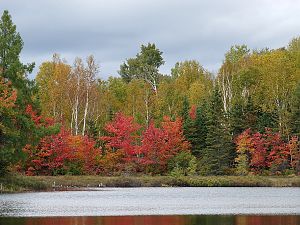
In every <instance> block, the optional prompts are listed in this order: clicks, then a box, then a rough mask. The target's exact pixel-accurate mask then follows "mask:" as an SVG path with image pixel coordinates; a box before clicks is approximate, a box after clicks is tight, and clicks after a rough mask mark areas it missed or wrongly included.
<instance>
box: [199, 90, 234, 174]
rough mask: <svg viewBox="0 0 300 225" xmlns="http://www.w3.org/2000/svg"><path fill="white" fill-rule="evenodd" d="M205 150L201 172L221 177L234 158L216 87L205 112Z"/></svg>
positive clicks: (219, 95)
mask: <svg viewBox="0 0 300 225" xmlns="http://www.w3.org/2000/svg"><path fill="white" fill-rule="evenodd" d="M205 142H206V148H205V149H204V155H203V157H202V163H201V164H202V167H203V168H202V172H204V173H205V174H208V175H221V174H224V173H226V171H227V170H228V169H229V168H230V166H231V164H232V162H233V158H234V146H233V143H232V137H231V134H230V132H229V128H228V122H227V118H226V117H225V114H224V111H223V104H222V99H221V94H220V91H219V89H218V87H217V86H216V87H215V89H214V91H213V94H212V97H211V100H210V102H209V105H208V111H207V137H206V141H205Z"/></svg>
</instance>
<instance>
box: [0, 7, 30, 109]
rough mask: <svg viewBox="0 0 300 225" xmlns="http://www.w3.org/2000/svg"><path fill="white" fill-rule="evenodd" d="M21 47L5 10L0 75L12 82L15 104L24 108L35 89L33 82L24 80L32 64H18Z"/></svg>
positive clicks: (1, 22)
mask: <svg viewBox="0 0 300 225" xmlns="http://www.w3.org/2000/svg"><path fill="white" fill-rule="evenodd" d="M23 45H24V43H23V40H22V38H21V36H20V34H19V33H18V32H17V30H16V25H14V24H13V22H12V19H11V16H10V15H9V13H8V11H7V10H5V11H4V12H3V15H2V17H1V20H0V75H1V77H4V78H5V79H7V80H9V81H11V82H12V86H13V87H14V88H16V89H17V90H18V98H17V103H18V104H19V105H20V104H22V105H23V106H24V105H25V104H26V103H28V102H30V101H31V99H30V97H31V96H32V94H33V91H34V90H35V89H34V88H33V87H34V82H32V81H29V80H28V79H27V78H26V74H27V73H31V72H32V70H33V68H34V63H31V64H27V65H24V64H22V63H21V62H20V53H21V51H22V49H23Z"/></svg>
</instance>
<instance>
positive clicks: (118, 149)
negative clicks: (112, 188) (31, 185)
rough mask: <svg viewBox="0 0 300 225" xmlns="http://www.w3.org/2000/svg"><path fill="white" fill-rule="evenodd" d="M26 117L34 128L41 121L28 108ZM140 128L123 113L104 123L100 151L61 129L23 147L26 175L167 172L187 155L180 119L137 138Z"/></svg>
mask: <svg viewBox="0 0 300 225" xmlns="http://www.w3.org/2000/svg"><path fill="white" fill-rule="evenodd" d="M27 111H28V113H29V114H30V115H31V116H32V118H33V120H34V121H35V123H36V124H40V123H41V121H42V118H41V117H39V116H37V115H36V114H35V113H34V112H33V111H32V110H31V108H30V107H28V110H27ZM140 129H141V126H140V125H138V124H137V123H135V122H134V121H133V118H132V117H127V116H125V115H123V114H122V113H117V114H116V116H115V118H114V119H113V120H112V121H111V122H109V123H107V125H106V126H105V130H106V132H107V134H108V135H107V136H102V137H100V138H99V139H100V140H102V141H104V144H103V147H97V143H96V141H95V140H93V139H92V138H89V137H88V136H82V135H72V134H71V132H70V131H67V130H65V129H64V128H62V129H61V131H60V132H59V133H58V134H53V135H50V136H46V137H44V138H42V139H41V140H40V142H39V144H38V145H37V146H32V145H26V146H25V147H24V149H23V151H24V152H25V153H26V155H27V157H26V162H25V163H24V165H25V167H24V169H25V172H26V174H27V175H57V174H73V175H77V174H102V175H112V174H120V173H124V172H127V173H128V172H130V173H136V172H149V173H159V174H163V173H165V172H167V163H168V162H169V160H170V159H171V158H172V157H174V156H176V155H177V154H178V153H180V152H184V151H185V152H188V151H189V147H190V144H189V142H187V141H186V140H185V138H184V136H183V133H182V122H181V120H180V119H176V120H175V121H171V120H170V118H168V117H165V118H164V121H163V122H162V125H161V128H156V127H155V126H154V123H153V122H152V123H151V124H150V125H149V127H148V128H146V130H145V131H144V132H143V133H142V135H139V133H138V132H139V130H140Z"/></svg>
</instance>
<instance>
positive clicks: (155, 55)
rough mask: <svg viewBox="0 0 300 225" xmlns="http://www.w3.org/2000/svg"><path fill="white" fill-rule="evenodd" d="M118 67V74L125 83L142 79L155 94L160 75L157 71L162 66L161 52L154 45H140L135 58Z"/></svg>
mask: <svg viewBox="0 0 300 225" xmlns="http://www.w3.org/2000/svg"><path fill="white" fill-rule="evenodd" d="M126 61H127V62H125V63H123V64H122V65H121V66H120V70H119V74H120V75H121V77H122V78H123V79H124V80H125V81H126V82H129V81H131V80H132V79H135V78H138V79H144V80H145V81H146V82H147V83H149V84H150V85H151V87H152V89H153V90H154V91H155V93H157V87H158V83H159V78H160V74H159V72H158V69H159V67H160V66H161V65H163V64H164V60H163V58H162V52H161V51H160V50H159V49H157V48H156V46H155V44H150V43H148V45H142V46H141V51H140V53H138V54H137V55H136V57H135V58H130V59H127V60H126Z"/></svg>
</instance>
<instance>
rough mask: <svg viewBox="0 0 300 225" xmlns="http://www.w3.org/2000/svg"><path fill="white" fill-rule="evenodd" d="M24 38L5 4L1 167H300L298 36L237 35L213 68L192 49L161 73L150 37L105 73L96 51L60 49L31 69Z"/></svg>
mask: <svg viewBox="0 0 300 225" xmlns="http://www.w3.org/2000/svg"><path fill="white" fill-rule="evenodd" d="M23 45H24V43H23V40H22V38H21V36H20V34H19V33H18V31H17V27H16V25H15V24H14V23H13V21H12V18H11V16H10V14H9V12H8V11H4V12H3V15H2V17H1V20H0V175H4V174H6V173H18V174H25V175H28V176H36V175H49V176H55V175H102V176H119V175H139V174H146V175H174V176H177V175H182V176H186V175H249V174H253V175H256V174H257V175H292V174H295V175H299V174H300V140H299V137H300V36H299V37H291V40H290V42H289V43H287V44H286V46H284V47H282V48H278V49H269V48H264V49H249V48H248V47H247V46H246V45H234V46H232V47H231V48H230V49H229V50H228V51H227V52H226V53H225V55H224V59H223V62H222V65H221V67H220V68H219V70H218V71H217V73H212V72H210V71H208V70H207V69H205V68H204V67H203V66H202V65H201V63H200V62H198V61H196V60H186V61H182V62H178V63H176V64H175V65H174V67H173V68H172V70H171V71H170V74H161V73H160V72H159V69H160V67H161V66H162V65H163V64H164V58H163V52H162V51H160V50H159V48H158V47H157V46H156V45H155V44H154V43H145V44H144V45H141V46H140V50H139V52H137V54H136V56H135V57H133V58H127V59H124V61H123V62H120V69H119V71H118V75H116V76H111V77H109V78H108V79H101V78H100V76H99V75H100V74H101V65H98V64H97V63H96V60H95V58H94V56H93V55H89V56H84V58H80V57H78V58H76V59H75V60H74V62H67V61H66V60H64V59H63V57H62V56H60V55H59V54H57V53H55V54H54V55H53V57H52V59H49V60H48V61H45V62H43V63H42V64H41V65H40V67H39V68H38V71H37V75H36V77H35V79H33V80H32V79H29V78H28V74H30V73H32V71H33V69H34V67H35V64H34V63H30V64H23V63H22V62H21V61H20V54H21V51H22V48H23ZM138 47H139V46H137V48H138Z"/></svg>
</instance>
